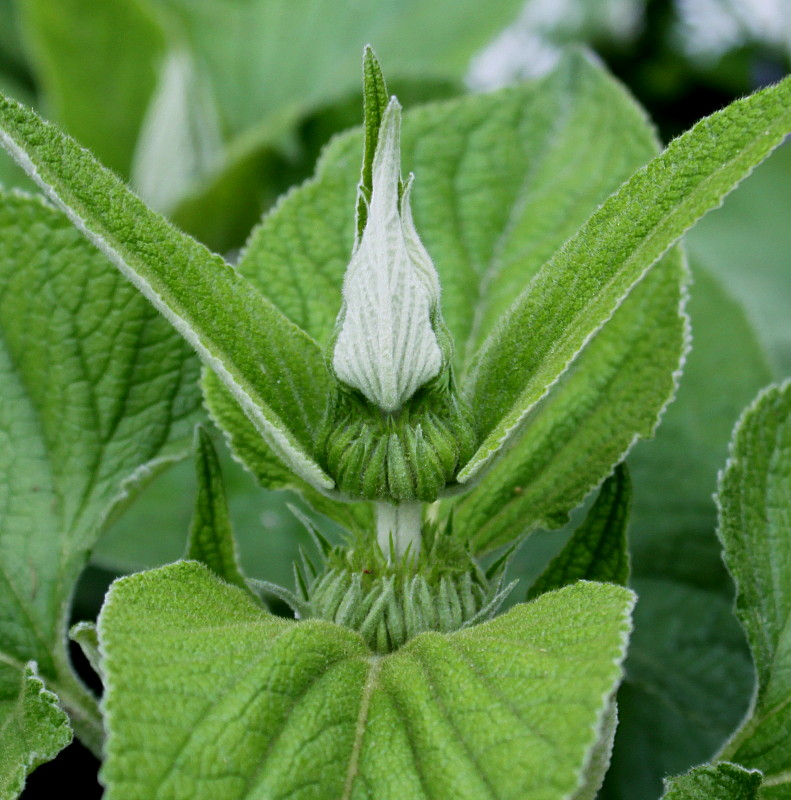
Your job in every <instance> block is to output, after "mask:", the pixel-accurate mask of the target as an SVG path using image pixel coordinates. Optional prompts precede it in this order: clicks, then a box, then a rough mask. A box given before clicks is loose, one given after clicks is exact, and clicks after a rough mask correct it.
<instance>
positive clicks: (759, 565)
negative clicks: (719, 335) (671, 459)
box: [717, 381, 791, 798]
mask: <svg viewBox="0 0 791 800" xmlns="http://www.w3.org/2000/svg"><path fill="white" fill-rule="evenodd" d="M717 499H718V503H719V509H720V525H719V535H720V539H721V541H722V545H723V548H724V550H725V564H726V565H727V567H728V570H729V571H730V573H731V575H732V576H733V579H734V582H735V583H736V590H737V595H736V615H737V617H738V618H739V621H740V622H741V624H742V626H743V628H744V630H745V633H746V634H747V640H748V642H749V644H750V649H751V651H752V655H753V661H754V662H755V669H756V673H757V675H756V693H755V697H754V701H753V706H752V709H751V713H750V715H749V717H748V719H747V720H746V721H745V723H744V725H743V726H742V727H741V729H740V730H739V731H738V732H737V733H736V735H735V736H734V737H733V739H732V740H731V741H730V742H729V743H728V744H727V745H726V747H725V749H724V751H723V756H722V757H723V758H728V759H729V760H733V761H737V762H738V763H740V764H744V765H745V766H746V767H752V768H756V769H760V770H761V771H762V772H763V774H764V789H762V792H761V796H762V797H766V798H787V797H791V749H789V747H788V741H789V737H790V736H791V673H790V672H789V668H788V665H789V664H790V663H791V381H789V382H786V383H785V384H783V385H782V386H772V387H769V388H768V389H767V390H765V391H764V392H762V393H761V394H759V396H758V397H757V399H756V400H755V402H754V403H753V404H752V405H751V406H749V407H748V408H747V410H746V411H745V413H744V414H743V415H742V418H741V419H740V421H739V424H738V425H737V427H736V430H735V432H734V438H733V443H732V446H731V455H730V459H729V461H728V465H727V467H726V469H725V471H724V472H723V473H722V475H721V477H720V483H719V488H718V496H717Z"/></svg>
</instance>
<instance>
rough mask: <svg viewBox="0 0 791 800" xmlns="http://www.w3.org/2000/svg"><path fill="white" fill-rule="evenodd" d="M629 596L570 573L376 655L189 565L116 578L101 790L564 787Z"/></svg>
mask: <svg viewBox="0 0 791 800" xmlns="http://www.w3.org/2000/svg"><path fill="white" fill-rule="evenodd" d="M631 603H632V595H631V593H630V592H629V591H628V590H626V589H623V588H622V587H617V586H613V585H606V584H594V583H585V582H581V583H578V584H576V585H574V586H570V587H566V588H564V589H562V590H560V591H558V592H552V593H549V594H546V595H543V596H542V597H540V598H538V599H537V600H535V601H534V602H532V603H530V604H527V605H521V606H516V607H515V608H514V609H512V610H511V611H509V612H508V613H507V614H505V615H503V616H501V617H498V618H496V619H494V620H492V621H491V622H487V623H484V624H482V625H478V626H475V627H472V628H469V629H467V630H464V631H459V632H457V633H454V634H447V635H444V634H438V633H428V634H422V635H420V636H418V637H416V638H414V639H412V640H411V641H410V642H409V643H407V644H406V645H405V646H404V647H402V648H401V649H400V650H398V651H396V652H395V653H392V654H389V655H387V656H376V655H373V654H372V653H371V652H370V651H369V650H368V648H367V647H366V646H365V644H364V643H363V641H362V639H361V638H360V637H359V636H358V635H357V634H355V633H354V632H352V631H350V630H347V629H345V628H342V627H339V626H336V625H332V624H330V623H325V622H312V621H311V622H298V623H297V622H293V621H286V620H283V619H279V618H277V617H272V616H270V615H268V614H266V613H264V612H262V611H261V610H260V608H258V607H256V606H255V604H254V603H253V602H252V601H251V600H250V599H249V598H248V597H247V596H246V595H245V593H244V592H242V591H240V590H239V589H237V588H234V587H231V586H229V585H227V584H223V583H222V582H220V581H218V580H217V579H216V578H214V577H213V576H212V575H211V574H210V573H209V572H208V570H206V569H205V568H204V567H202V566H201V565H198V564H195V563H193V562H184V563H180V564H174V565H171V566H169V567H163V568H161V569H158V570H154V571H152V572H148V573H142V574H138V575H134V576H131V577H128V578H122V579H121V580H119V581H117V582H116V583H115V584H114V585H113V587H112V588H111V590H110V593H109V595H108V599H107V602H106V604H105V607H104V609H103V610H102V613H101V615H100V619H99V637H100V641H101V646H102V652H103V655H104V659H105V661H104V663H105V666H106V669H107V676H108V689H107V695H106V701H105V709H106V713H107V719H108V724H109V727H110V736H109V740H108V749H107V761H106V764H105V766H104V768H103V771H102V779H103V781H104V783H105V785H106V786H107V797H108V800H132V799H133V798H139V800H142V799H143V798H150V797H153V796H156V797H158V798H162V799H163V800H165V799H166V798H175V797H177V796H182V795H183V794H184V792H187V793H188V794H189V796H190V797H191V798H194V800H201V798H207V800H208V798H217V797H223V798H227V799H228V800H232V798H235V799H236V800H243V799H244V798H249V800H252V798H261V797H280V796H286V795H287V796H289V797H291V798H293V800H325V798H330V797H333V798H339V799H340V800H349V798H352V797H355V798H356V797H375V798H376V799H377V800H404V798H411V797H418V796H423V794H429V795H431V796H432V797H434V796H436V797H443V798H445V797H448V798H450V797H453V798H459V800H479V799H480V798H481V797H489V796H491V795H494V796H496V797H499V798H502V800H538V798H548V797H552V798H554V797H557V798H561V797H573V796H574V795H575V793H576V792H577V791H578V790H581V789H582V787H583V783H584V781H585V780H586V778H583V776H582V772H583V768H584V766H585V765H586V763H587V762H588V759H589V757H590V754H591V753H592V751H593V749H594V748H595V747H596V745H597V744H598V741H599V739H600V737H601V736H602V735H603V734H604V733H605V732H606V731H605V727H606V723H607V720H608V719H609V716H608V712H609V710H610V697H611V695H612V692H613V690H614V687H615V686H616V684H617V682H618V680H619V677H620V668H619V663H620V659H621V658H622V656H623V650H624V646H625V641H626V637H627V634H628V630H629V622H628V615H629V609H630V607H631ZM580 663H584V664H585V669H584V670H580V669H579V664H580ZM166 697H170V698H172V702H170V703H167V702H165V703H163V698H166ZM141 708H145V709H146V713H145V714H141V713H140V709H141ZM578 796H580V797H583V796H584V795H578Z"/></svg>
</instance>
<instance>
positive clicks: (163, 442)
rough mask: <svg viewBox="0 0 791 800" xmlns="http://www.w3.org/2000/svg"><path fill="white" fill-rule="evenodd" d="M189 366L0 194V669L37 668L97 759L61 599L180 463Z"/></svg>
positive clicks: (152, 317) (157, 327) (43, 210)
mask: <svg viewBox="0 0 791 800" xmlns="http://www.w3.org/2000/svg"><path fill="white" fill-rule="evenodd" d="M197 367H198V365H197V361H196V360H195V359H194V358H192V357H191V354H190V352H189V350H188V348H187V347H186V345H184V343H182V342H181V341H180V340H179V338H178V336H177V335H176V334H175V333H174V332H173V331H172V330H171V328H170V327H169V326H168V325H167V323H166V322H165V321H164V320H163V319H161V318H160V317H159V315H158V314H157V313H156V312H155V311H154V309H152V308H151V307H150V305H149V304H148V303H146V301H145V300H144V299H143V298H142V297H140V296H139V294H138V293H137V292H136V291H135V289H134V288H133V287H132V286H130V285H128V283H127V282H126V281H125V280H124V278H123V277H122V276H121V275H120V274H119V273H118V272H117V271H116V270H114V269H113V267H112V266H111V265H110V264H109V263H108V262H107V260H106V259H105V258H104V257H103V256H102V255H101V254H100V253H98V252H97V251H96V250H95V249H94V248H93V247H91V246H90V245H89V244H88V243H87V242H85V240H84V239H83V238H82V237H81V236H80V235H79V233H78V232H77V231H75V230H74V228H73V227H72V226H71V224H70V223H69V221H68V220H67V219H66V217H65V216H64V215H63V214H61V213H60V212H57V211H55V210H54V209H53V208H51V207H50V206H48V205H46V204H45V203H44V202H43V201H42V200H41V199H40V198H33V197H27V196H24V195H22V194H19V193H13V194H0V373H1V374H2V378H1V379H0V443H1V444H2V446H0V486H2V491H0V660H3V661H5V662H7V663H9V664H15V665H17V667H18V668H19V669H20V670H21V669H23V668H24V665H25V664H26V663H28V662H29V661H35V662H36V663H37V665H38V670H39V674H40V675H41V677H42V678H43V679H44V680H45V681H46V683H47V685H48V686H49V687H50V688H51V689H52V690H54V691H56V692H57V693H58V695H59V696H60V698H61V700H62V702H63V703H64V706H65V707H66V708H67V710H68V711H69V713H70V714H71V716H72V719H73V722H74V725H75V729H76V730H77V733H78V734H79V735H80V736H81V737H83V738H84V739H86V740H87V741H88V742H89V743H90V744H91V745H92V746H94V747H96V746H97V742H98V738H99V736H100V731H99V729H98V721H97V717H96V709H95V707H94V701H93V698H92V697H91V696H90V695H89V694H88V693H87V692H86V690H85V689H84V688H83V687H82V685H81V684H80V683H79V682H78V681H77V680H76V679H75V678H74V677H73V675H72V672H71V670H70V668H69V663H68V656H67V652H66V647H65V637H66V625H67V624H68V616H69V599H70V597H71V594H72V591H73V589H74V584H75V582H76V580H77V577H78V576H79V574H80V571H81V569H82V567H83V565H84V563H85V560H86V558H87V554H88V551H89V550H90V548H91V546H92V545H93V544H94V543H95V541H96V539H97V537H98V535H99V532H100V529H101V526H102V525H103V523H104V522H105V521H106V520H107V518H108V516H109V515H110V513H111V511H112V509H113V508H115V507H116V506H117V504H118V503H119V502H120V501H122V500H123V499H124V498H125V497H126V496H129V495H131V494H133V493H134V490H135V487H136V485H138V484H140V483H141V482H143V481H144V480H145V479H146V478H147V477H148V476H149V475H150V474H151V473H152V472H155V471H156V470H158V469H160V468H161V467H162V466H164V465H165V464H167V463H168V462H170V461H173V460H176V459H178V458H181V457H182V456H183V455H184V453H185V451H186V450H187V448H188V442H189V434H190V428H191V427H192V424H193V421H194V419H195V414H196V412H197V411H198V408H199V404H200V396H199V393H198V392H197V387H196V385H195V381H196V379H197Z"/></svg>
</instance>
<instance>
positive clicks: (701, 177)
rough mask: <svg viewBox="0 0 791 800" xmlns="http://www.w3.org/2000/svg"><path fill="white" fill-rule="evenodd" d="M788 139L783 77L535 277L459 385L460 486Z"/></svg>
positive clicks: (628, 194)
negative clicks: (670, 254)
mask: <svg viewBox="0 0 791 800" xmlns="http://www.w3.org/2000/svg"><path fill="white" fill-rule="evenodd" d="M789 132H791V78H787V79H785V80H783V81H781V82H780V83H778V84H776V85H774V86H770V87H769V88H767V89H764V90H762V91H760V92H757V93H756V94H754V95H752V96H751V97H748V98H745V99H743V100H737V101H736V102H734V103H732V104H731V105H729V106H728V107H727V108H725V109H723V110H722V111H718V112H716V113H715V114H712V115H711V116H710V117H707V118H706V119H704V120H701V121H700V122H699V123H698V124H697V125H696V126H695V127H694V128H692V129H691V130H690V131H688V132H687V133H685V134H684V135H683V136H681V137H679V138H678V139H676V140H674V141H673V142H671V144H670V145H669V146H668V148H667V149H666V150H665V151H664V152H663V153H662V154H661V155H659V156H657V157H656V158H655V159H653V160H652V161H651V162H650V163H649V164H647V165H646V167H645V168H644V169H641V170H640V171H638V172H637V173H635V175H633V176H632V178H630V179H629V180H628V181H627V182H626V183H625V184H624V185H623V186H622V187H621V188H620V189H619V190H618V191H617V192H616V193H615V194H613V195H612V196H611V197H609V198H608V199H607V201H606V202H605V203H604V204H603V205H602V206H601V207H600V208H599V209H597V210H596V211H595V212H594V214H593V215H592V216H591V217H590V219H589V220H588V221H587V222H586V223H585V225H584V226H583V227H582V228H581V229H580V230H579V231H578V232H577V233H576V234H575V235H574V236H573V237H572V239H570V240H569V241H568V242H567V243H566V244H565V245H564V246H563V247H562V248H561V249H560V250H559V251H558V252H557V253H556V254H555V255H554V256H553V257H552V259H551V260H550V261H549V262H547V263H546V264H545V265H544V266H543V267H542V269H541V270H540V271H539V272H538V273H537V274H536V276H535V278H534V279H533V281H532V282H531V283H530V285H529V286H528V288H527V289H526V290H525V291H524V292H523V293H522V295H520V297H519V298H518V299H517V300H516V301H515V302H514V304H513V305H512V306H511V308H510V309H509V310H508V313H507V315H506V316H505V317H504V318H503V319H502V320H501V321H500V323H499V324H498V326H497V327H496V328H495V329H494V330H493V331H492V333H491V334H490V335H489V336H488V337H487V339H486V341H485V342H484V343H483V345H482V347H481V349H480V350H479V351H478V353H477V354H476V356H475V358H474V361H473V364H472V366H471V369H470V375H469V379H470V383H469V384H468V385H467V386H466V387H465V389H466V392H467V395H468V397H469V400H470V404H471V406H472V409H473V412H474V413H475V415H476V417H477V420H478V423H479V425H480V426H481V432H482V433H483V434H484V435H485V437H486V438H485V440H484V442H483V444H482V445H481V446H480V448H479V449H478V452H477V453H476V454H475V455H474V456H473V457H472V459H471V460H470V462H469V463H468V465H467V466H466V467H465V468H464V469H462V471H461V472H460V473H459V480H460V481H461V482H465V481H468V480H470V479H471V478H473V477H474V476H475V475H476V474H477V473H478V472H479V471H480V470H481V469H483V468H484V467H485V465H486V464H487V463H488V462H489V461H490V460H491V459H492V458H493V457H494V455H495V454H496V453H497V451H498V450H499V449H500V448H501V447H502V446H503V445H504V444H505V442H507V441H508V440H509V439H510V438H511V437H512V436H513V435H514V434H515V432H517V431H518V429H519V427H520V425H521V424H522V423H523V422H524V420H525V417H526V415H527V414H528V413H529V411H530V410H531V409H532V408H534V407H535V405H536V404H537V403H538V402H539V401H540V400H541V398H542V397H543V396H544V395H545V394H546V393H547V391H548V390H549V389H550V388H551V387H552V386H553V384H554V383H556V381H557V380H558V379H559V378H560V377H561V376H562V375H563V373H564V372H565V371H566V370H567V368H568V366H569V364H570V363H571V362H572V361H573V359H574V357H575V356H576V355H577V354H578V353H579V352H580V350H581V349H582V348H583V347H584V345H585V344H586V342H587V341H589V339H590V337H591V336H593V335H594V334H595V333H596V331H597V330H599V329H600V327H601V326H602V325H603V324H604V323H605V322H606V321H607V320H608V319H609V318H610V317H611V316H612V314H613V312H614V311H615V310H616V309H617V308H618V306H619V305H620V304H621V302H622V301H623V299H624V298H625V297H626V296H627V294H628V293H629V292H630V291H631V289H632V288H633V287H634V285H635V284H636V283H637V282H638V281H640V279H641V278H643V277H644V275H645V274H646V272H647V271H648V270H649V269H650V268H651V266H652V265H653V264H654V263H656V261H657V260H658V259H659V258H660V256H662V255H663V254H664V253H665V252H666V251H667V249H668V248H669V247H670V246H671V245H673V244H674V243H675V242H676V241H677V240H678V239H679V238H680V237H681V236H682V235H683V233H684V232H685V231H686V230H687V229H688V228H690V227H692V225H694V224H695V222H697V220H698V219H699V218H700V217H702V216H703V215H704V214H705V213H706V212H707V211H709V210H711V209H712V208H714V207H716V206H717V205H719V203H720V202H721V200H722V198H723V197H724V196H725V195H726V194H727V193H728V192H729V191H731V190H732V189H733V188H734V187H735V186H736V185H737V184H738V182H739V181H740V180H742V179H743V178H745V177H746V176H747V175H748V174H749V173H750V171H751V170H752V169H753V168H754V167H755V166H757V165H758V164H759V163H760V162H761V161H763V159H764V158H766V156H768V155H769V154H770V153H771V152H772V150H773V149H774V148H775V147H776V146H777V145H778V144H780V143H781V142H782V141H783V139H784V138H785V136H786V135H787V134H788V133H789Z"/></svg>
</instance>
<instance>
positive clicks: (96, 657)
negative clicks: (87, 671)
mask: <svg viewBox="0 0 791 800" xmlns="http://www.w3.org/2000/svg"><path fill="white" fill-rule="evenodd" d="M69 639H71V640H72V642H76V643H77V644H78V645H79V646H80V650H82V654H83V655H84V656H85V658H86V660H87V661H88V663H89V664H90V665H91V669H92V670H93V671H94V672H95V673H96V674H97V675H98V676H99V677H100V678H101V677H102V657H101V653H100V652H99V634H98V633H97V632H96V625H95V624H94V623H93V622H78V623H77V624H76V625H72V626H71V628H70V629H69Z"/></svg>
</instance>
